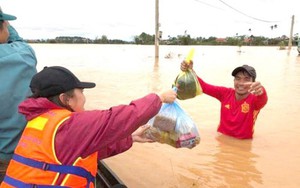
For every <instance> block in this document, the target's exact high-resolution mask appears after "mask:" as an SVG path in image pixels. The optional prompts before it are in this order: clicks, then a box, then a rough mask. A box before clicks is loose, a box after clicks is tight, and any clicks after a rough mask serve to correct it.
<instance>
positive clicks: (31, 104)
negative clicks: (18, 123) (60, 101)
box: [19, 98, 61, 121]
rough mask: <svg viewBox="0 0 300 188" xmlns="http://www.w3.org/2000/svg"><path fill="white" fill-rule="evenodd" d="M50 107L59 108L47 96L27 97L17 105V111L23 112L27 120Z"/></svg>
mask: <svg viewBox="0 0 300 188" xmlns="http://www.w3.org/2000/svg"><path fill="white" fill-rule="evenodd" d="M52 109H61V107H60V106H57V105H56V104H54V103H53V102H51V101H49V100H48V99H47V98H28V99H26V100H25V101H23V102H21V103H20V105H19V113H21V114H23V115H24V116H25V118H26V120H27V121H30V120H32V119H33V118H35V117H37V116H39V115H41V114H43V113H45V112H47V111H49V110H52Z"/></svg>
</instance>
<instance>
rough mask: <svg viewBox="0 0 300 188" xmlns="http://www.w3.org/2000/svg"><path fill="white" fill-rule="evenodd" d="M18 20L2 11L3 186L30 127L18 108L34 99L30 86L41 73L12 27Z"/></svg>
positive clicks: (0, 164) (0, 177)
mask: <svg viewBox="0 0 300 188" xmlns="http://www.w3.org/2000/svg"><path fill="white" fill-rule="evenodd" d="M15 19H16V17H15V16H12V15H8V14H4V13H3V12H2V10H1V7H0V81H1V84H0V183H1V181H2V180H3V178H4V175H5V171H6V168H7V166H8V162H9V160H10V159H11V157H12V155H13V153H14V149H15V147H16V145H17V143H18V141H19V139H20V136H21V134H22V132H23V129H24V127H25V125H26V120H25V117H24V116H23V115H21V114H19V113H18V105H19V103H20V102H21V101H23V100H24V99H25V98H26V97H27V96H29V95H30V90H29V83H30V80H31V78H32V76H33V75H34V74H35V73H36V72H37V71H36V64H37V60H36V56H35V53H34V50H33V49H32V48H31V47H30V46H29V45H28V44H27V43H26V42H25V41H23V40H22V38H20V37H19V35H18V33H17V32H16V30H15V29H14V28H13V27H12V26H11V25H10V24H9V23H8V20H15Z"/></svg>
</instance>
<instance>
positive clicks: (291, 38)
mask: <svg viewBox="0 0 300 188" xmlns="http://www.w3.org/2000/svg"><path fill="white" fill-rule="evenodd" d="M294 18H295V16H294V15H293V16H292V23H291V30H290V38H289V47H288V50H291V48H292V41H293V29H294Z"/></svg>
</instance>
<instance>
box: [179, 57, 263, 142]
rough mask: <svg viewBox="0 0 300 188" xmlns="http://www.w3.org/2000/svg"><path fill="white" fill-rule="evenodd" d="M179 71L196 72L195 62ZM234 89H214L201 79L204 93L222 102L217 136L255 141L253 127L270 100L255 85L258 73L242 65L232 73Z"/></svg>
mask: <svg viewBox="0 0 300 188" xmlns="http://www.w3.org/2000/svg"><path fill="white" fill-rule="evenodd" d="M180 69H181V70H182V71H186V70H188V69H191V70H193V62H191V63H190V64H187V63H186V62H185V61H183V62H182V63H181V66H180ZM231 74H232V76H233V77H234V88H226V87H222V86H214V85H210V84H208V83H206V82H204V81H203V80H202V79H201V78H200V77H198V80H199V83H200V85H201V88H202V90H203V93H205V94H207V95H210V96H212V97H214V98H216V99H218V100H219V101H220V102H221V112H220V113H221V114H220V123H219V126H218V132H220V133H222V134H225V135H228V136H232V137H235V138H239V139H251V138H253V133H254V125H255V121H256V118H257V116H258V114H259V112H260V110H261V109H262V108H263V107H264V106H265V105H266V103H267V101H268V96H267V92H266V90H265V88H264V87H263V86H262V85H261V83H260V82H257V81H255V79H256V71H255V69H254V68H253V67H251V66H249V65H243V66H240V67H237V68H235V69H234V70H233V71H232V73H231Z"/></svg>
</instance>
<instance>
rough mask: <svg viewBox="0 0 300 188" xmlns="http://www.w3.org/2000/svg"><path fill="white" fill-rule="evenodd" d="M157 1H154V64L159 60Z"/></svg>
mask: <svg viewBox="0 0 300 188" xmlns="http://www.w3.org/2000/svg"><path fill="white" fill-rule="evenodd" d="M159 35H160V33H159V0H155V62H156V63H158V60H159Z"/></svg>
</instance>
